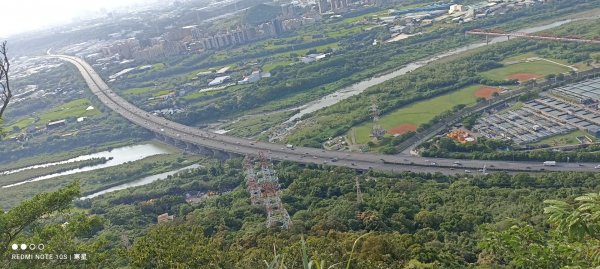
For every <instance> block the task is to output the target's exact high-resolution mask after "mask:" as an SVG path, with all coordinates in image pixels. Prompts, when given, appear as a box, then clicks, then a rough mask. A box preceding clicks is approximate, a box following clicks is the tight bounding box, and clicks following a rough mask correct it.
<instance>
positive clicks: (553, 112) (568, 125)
mask: <svg viewBox="0 0 600 269" xmlns="http://www.w3.org/2000/svg"><path fill="white" fill-rule="evenodd" d="M549 93H550V94H546V95H544V96H542V97H540V98H537V99H535V100H532V101H528V102H526V103H524V105H523V107H521V108H519V109H516V110H505V111H501V112H499V113H495V114H491V115H488V116H485V117H482V118H481V119H479V120H478V122H477V124H476V125H475V129H476V130H477V132H478V133H480V134H481V135H483V136H485V137H489V138H495V139H511V140H513V141H514V142H515V143H518V144H527V143H532V142H537V141H539V140H541V139H544V138H546V137H550V136H554V135H559V134H565V133H568V132H571V131H574V130H577V129H579V130H582V131H585V132H587V133H589V134H590V135H591V136H593V137H595V138H600V109H599V106H598V105H599V102H600V78H595V79H589V80H585V81H582V82H578V83H573V84H570V85H566V86H563V87H559V88H556V89H553V90H551V91H550V92H549Z"/></svg>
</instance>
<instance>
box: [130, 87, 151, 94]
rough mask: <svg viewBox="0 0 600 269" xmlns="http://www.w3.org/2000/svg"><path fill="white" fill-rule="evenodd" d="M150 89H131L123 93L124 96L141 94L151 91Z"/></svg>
mask: <svg viewBox="0 0 600 269" xmlns="http://www.w3.org/2000/svg"><path fill="white" fill-rule="evenodd" d="M151 90H152V89H151V88H147V87H146V88H131V89H127V90H125V91H123V94H125V95H133V94H142V93H146V92H149V91H151Z"/></svg>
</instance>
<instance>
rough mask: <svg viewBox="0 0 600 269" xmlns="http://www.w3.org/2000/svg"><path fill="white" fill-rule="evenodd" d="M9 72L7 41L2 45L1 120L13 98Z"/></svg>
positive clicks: (0, 48)
mask: <svg viewBox="0 0 600 269" xmlns="http://www.w3.org/2000/svg"><path fill="white" fill-rule="evenodd" d="M8 71H10V62H9V61H8V55H7V50H6V41H4V42H2V45H0V91H1V92H0V101H2V107H1V108H0V118H2V114H4V110H6V107H7V106H8V103H9V102H10V99H11V98H12V91H11V90H10V81H9V77H8Z"/></svg>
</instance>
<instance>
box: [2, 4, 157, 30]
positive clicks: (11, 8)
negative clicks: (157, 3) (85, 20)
mask: <svg viewBox="0 0 600 269" xmlns="http://www.w3.org/2000/svg"><path fill="white" fill-rule="evenodd" d="M1 1H2V8H1V10H2V15H1V17H0V18H1V20H2V22H3V24H4V25H7V26H2V27H0V36H7V35H11V34H16V33H20V32H24V31H29V30H35V29H39V28H43V27H44V26H48V25H55V24H60V23H68V22H71V20H72V19H73V18H74V17H77V16H81V15H84V14H85V13H86V12H90V11H98V10H100V8H106V9H108V10H110V9H112V8H115V7H120V6H125V5H129V4H133V3H139V2H144V1H147V0H1Z"/></svg>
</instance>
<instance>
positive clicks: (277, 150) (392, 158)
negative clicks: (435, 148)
mask: <svg viewBox="0 0 600 269" xmlns="http://www.w3.org/2000/svg"><path fill="white" fill-rule="evenodd" d="M48 57H53V58H59V59H62V60H65V61H67V62H70V63H72V64H73V65H75V66H76V67H77V69H78V70H79V72H80V73H81V75H82V76H83V78H84V79H85V81H86V83H87V85H88V87H89V88H90V90H91V91H92V93H94V95H96V96H97V97H98V99H99V100H100V101H101V102H102V103H103V104H104V105H106V106H107V107H108V108H110V109H112V110H113V111H115V112H116V113H118V114H119V115H121V116H122V117H124V118H126V119H127V120H129V121H131V122H132V123H134V124H136V125H139V126H141V127H143V128H145V129H147V130H149V131H152V132H154V133H156V134H157V136H158V137H160V138H162V139H163V140H165V141H167V142H169V143H171V144H176V145H177V144H178V145H180V146H183V147H185V148H187V149H188V150H190V151H193V152H198V153H201V154H207V155H212V156H216V157H221V158H225V157H231V156H245V155H257V154H258V152H260V151H264V152H266V153H267V154H268V156H269V157H270V158H271V159H273V160H277V161H292V162H297V163H302V164H326V165H332V166H342V167H349V168H352V169H356V170H370V169H373V170H378V171H388V172H403V171H410V172H431V173H435V172H440V173H443V174H464V173H478V171H479V170H481V169H482V168H483V167H484V166H486V167H487V171H488V172H492V171H508V172H539V171H578V172H595V171H596V169H595V166H596V165H597V164H591V163H586V164H584V165H581V164H575V163H559V164H557V166H548V167H545V166H543V164H542V162H522V161H518V162H511V161H488V160H458V159H448V158H423V157H419V156H398V155H379V154H372V153H357V152H341V151H328V150H323V149H317V148H307V147H295V148H293V149H290V148H287V147H286V146H284V145H280V144H274V143H268V142H262V141H254V140H249V139H245V138H239V137H234V136H229V135H222V134H214V133H212V132H208V131H205V130H201V129H198V128H194V127H190V126H186V125H183V124H180V123H177V122H174V121H170V120H167V119H165V118H163V117H159V116H156V115H153V114H151V113H148V112H147V111H144V110H142V109H140V108H138V107H136V106H134V105H133V104H131V103H129V102H128V101H126V100H125V99H124V98H122V97H120V96H119V95H117V94H116V93H115V92H113V91H112V90H111V89H110V87H108V85H107V84H106V83H105V82H104V80H102V78H101V77H100V76H99V75H98V74H97V73H96V72H95V71H94V69H93V68H92V66H90V65H89V64H88V63H87V62H85V61H84V60H82V59H80V58H78V57H74V56H68V55H50V56H48Z"/></svg>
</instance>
